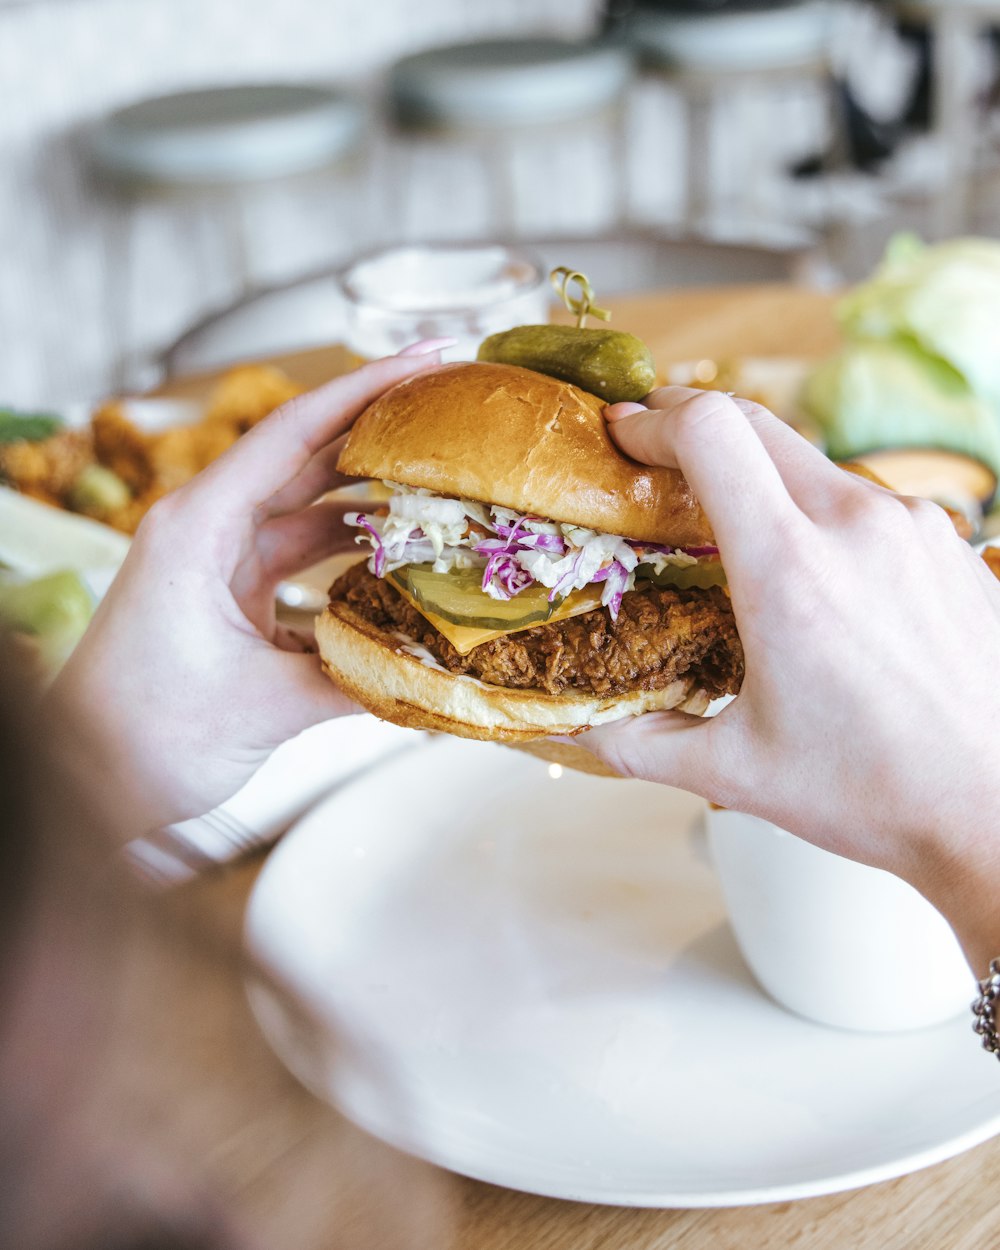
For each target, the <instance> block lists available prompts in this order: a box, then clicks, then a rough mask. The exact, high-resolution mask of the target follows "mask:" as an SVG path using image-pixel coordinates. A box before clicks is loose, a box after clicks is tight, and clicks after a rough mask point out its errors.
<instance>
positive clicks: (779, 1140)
mask: <svg viewBox="0 0 1000 1250" xmlns="http://www.w3.org/2000/svg"><path fill="white" fill-rule="evenodd" d="M555 771H558V770H555ZM549 773H550V770H549V769H548V768H547V766H546V765H545V764H543V763H541V762H540V761H538V760H535V759H533V758H530V757H528V756H525V755H521V754H519V753H517V752H515V751H510V750H507V749H505V748H503V747H497V746H491V745H486V744H480V743H470V742H462V741H457V740H454V739H451V740H449V739H443V740H435V741H432V742H431V743H430V744H428V745H427V746H426V747H424V748H421V749H418V750H416V751H413V752H410V753H408V754H407V755H404V756H402V757H400V758H398V759H395V760H392V761H390V762H388V763H387V764H386V765H385V766H384V767H382V768H379V769H377V770H376V771H374V772H373V773H371V774H369V775H368V776H366V777H364V778H362V779H360V780H359V781H357V782H356V783H355V784H353V785H350V786H348V787H347V788H346V789H345V790H343V791H341V792H340V793H339V794H338V795H337V796H336V797H334V798H332V799H331V800H330V801H328V802H325V803H322V804H321V805H320V806H319V807H317V808H316V809H315V810H314V811H313V812H311V813H310V814H309V815H308V816H306V817H305V819H304V820H302V821H301V823H300V824H299V825H298V826H296V828H295V829H294V830H293V832H292V833H291V834H290V835H289V837H288V838H287V840H286V841H285V842H284V843H283V844H282V845H281V846H280V847H279V848H278V850H277V851H276V852H275V854H274V855H273V857H272V859H271V860H270V861H269V863H268V865H267V867H266V868H265V870H264V873H263V875H262V876H261V879H260V881H259V883H258V885H257V888H256V891H255V893H254V895H253V897H252V900H251V904H250V908H249V912H248V918H247V941H248V944H249V947H250V949H251V952H252V954H254V955H255V956H256V957H257V958H258V959H259V960H261V961H263V963H264V964H265V965H266V966H267V967H268V969H269V970H270V971H271V972H272V973H273V974H274V978H275V980H276V982H277V983H278V984H279V985H281V986H283V987H284V988H285V990H287V991H291V995H292V996H293V997H294V998H297V999H298V1000H299V1002H300V1003H301V1004H303V1005H304V1007H305V1009H306V1010H307V1011H308V1012H309V1013H311V1015H312V1016H313V1018H314V1019H318V1020H319V1021H320V1022H321V1023H320V1025H319V1026H318V1027H313V1028H303V1026H302V1023H301V1017H299V1016H296V1018H295V1019H293V1018H292V1014H291V1013H290V1012H289V1011H288V1010H286V1009H285V1008H284V1007H282V1005H281V997H280V995H276V994H274V993H273V992H271V991H268V990H265V989H263V988H262V986H261V985H260V984H255V985H254V986H252V987H251V998H252V1000H253V1002H254V1007H255V1010H256V1012H257V1014H258V1018H259V1020H260V1022H261V1024H262V1026H263V1028H264V1030H265V1033H266V1034H267V1035H268V1037H269V1039H270V1041H271V1043H272V1045H273V1046H274V1047H275V1049H276V1051H277V1053H278V1054H279V1055H280V1056H281V1057H282V1058H283V1059H284V1061H285V1062H286V1063H287V1064H288V1066H289V1067H290V1068H291V1069H292V1071H294V1072H295V1073H296V1074H297V1075H298V1076H299V1077H300V1078H301V1079H303V1080H304V1081H305V1082H306V1083H307V1084H309V1085H310V1086H312V1087H313V1088H314V1089H315V1090H316V1091H317V1092H318V1093H319V1094H320V1095H321V1096H322V1097H324V1098H326V1099H328V1100H329V1101H330V1102H332V1103H333V1104H334V1105H335V1106H337V1107H338V1108H340V1109H341V1110H342V1111H343V1112H344V1113H345V1114H346V1115H347V1116H348V1117H349V1118H351V1119H352V1120H354V1121H355V1122H357V1123H358V1124H360V1125H361V1126H362V1127H363V1128H365V1129H367V1130H369V1131H370V1132H372V1133H374V1134H375V1135H376V1136H378V1137H381V1138H383V1139H385V1140H387V1141H389V1142H391V1143H393V1144H395V1145H397V1146H401V1147H403V1148H404V1149H406V1150H409V1151H411V1152H413V1153H414V1154H416V1155H419V1156H421V1157H423V1158H425V1159H428V1160H430V1161H432V1162H434V1163H437V1164H441V1165H443V1166H444V1167H446V1168H450V1169H452V1170H453V1171H457V1172H461V1173H464V1174H466V1175H469V1176H473V1177H477V1178H479V1179H482V1180H486V1181H491V1182H494V1183H497V1184H501V1185H506V1186H510V1187H513V1188H517V1189H523V1190H528V1191H532V1192H537V1193H542V1194H548V1195H552V1196H555V1197H561V1198H572V1199H581V1200H586V1201H591V1202H607V1203H616V1204H625V1205H633V1206H657V1207H660V1206H663V1207H666V1206H670V1207H688V1206H690V1207H697V1206H723V1205H735V1204H742V1203H755V1202H770V1201H777V1200H782V1199H788V1198H800V1197H805V1196H808V1195H813V1194H821V1193H828V1192H832V1191H837V1190H842V1189H848V1188H852V1187H855V1186H859V1185H864V1184H867V1183H870V1182H873V1181H877V1180H882V1179H885V1178H888V1177H892V1176H897V1175H900V1174H902V1173H905V1172H909V1171H912V1170H914V1169H916V1168H919V1167H923V1166H925V1165H927V1164H930V1163H934V1162H936V1161H938V1160H941V1159H945V1158H947V1157H949V1156H951V1155H954V1154H957V1153H958V1152H960V1151H962V1150H964V1149H967V1148H968V1147H970V1146H973V1145H975V1144H976V1143H978V1142H981V1141H983V1140H985V1139H986V1138H988V1137H990V1136H992V1135H993V1134H994V1133H996V1132H997V1131H1000V1082H998V1081H997V1079H996V1071H995V1067H996V1065H995V1061H993V1060H992V1059H991V1058H990V1057H988V1056H987V1055H985V1054H984V1053H983V1052H982V1051H981V1050H980V1049H979V1047H978V1045H977V1042H976V1039H975V1037H974V1036H973V1034H972V1031H971V1028H970V1026H969V1020H967V1019H965V1018H961V1019H958V1020H955V1021H952V1022H950V1023H948V1024H946V1025H942V1026H938V1027H936V1028H934V1029H929V1030H926V1031H922V1032H916V1033H908V1034H896V1035H891V1036H880V1035H872V1034H856V1033H848V1032H841V1031H838V1030H833V1029H828V1028H824V1027H822V1026H820V1025H816V1024H812V1023H810V1022H808V1021H806V1020H803V1019H800V1018H798V1017H796V1016H793V1015H791V1014H789V1013H788V1012H786V1011H785V1010H784V1009H783V1008H780V1007H778V1006H777V1005H776V1004H774V1003H773V1002H772V1001H771V1000H770V999H768V998H766V997H765V996H764V994H763V993H762V992H761V991H760V990H759V989H758V988H757V986H756V984H755V983H754V981H753V980H752V978H751V976H750V974H749V973H748V971H747V970H746V967H745V965H744V964H743V962H742V959H741V957H740V955H739V954H738V952H737V949H736V946H735V944H734V942H733V939H732V937H731V936H730V932H729V929H728V927H727V925H726V923H725V921H724V917H723V905H722V901H721V896H720V893H719V889H718V887H717V885H716V881H715V878H714V876H713V874H712V871H711V869H710V868H709V866H708V864H707V861H706V859H705V857H704V854H703V849H702V836H701V829H700V826H701V811H702V804H701V801H700V800H698V799H695V798H693V797H692V796H690V795H687V794H684V793H682V792H680V791H671V790H664V789H660V788H658V787H655V786H652V785H648V784H645V783H640V782H624V781H615V780H603V779H599V778H593V777H584V776H582V775H580V774H576V773H570V772H565V773H563V774H562V775H561V776H559V777H551V776H550V775H549ZM789 941H794V934H789ZM970 1019H971V1017H970Z"/></svg>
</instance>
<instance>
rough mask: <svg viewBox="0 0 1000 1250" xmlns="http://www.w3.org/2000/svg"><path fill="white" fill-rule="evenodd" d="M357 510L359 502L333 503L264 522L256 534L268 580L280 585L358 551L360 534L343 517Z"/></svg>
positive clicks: (337, 501) (329, 501)
mask: <svg viewBox="0 0 1000 1250" xmlns="http://www.w3.org/2000/svg"><path fill="white" fill-rule="evenodd" d="M357 507H358V503H357V500H349V499H342V500H341V499H330V500H325V501H324V502H323V503H317V504H313V505H312V506H311V507H308V508H303V509H302V511H301V512H292V513H290V514H289V515H288V516H282V517H275V518H274V519H272V520H270V521H267V522H265V523H264V525H262V526H261V527H260V529H259V530H258V532H257V550H258V552H259V555H260V559H261V562H262V563H263V565H264V567H265V569H266V570H267V575H268V578H269V579H270V580H271V581H272V582H276V581H280V580H281V578H283V577H288V576H290V575H291V574H292V573H299V572H301V570H302V569H306V568H308V567H309V566H310V565H311V564H316V563H317V562H318V561H319V560H325V559H326V558H327V557H328V556H334V555H339V554H341V553H342V552H345V551H353V550H355V543H354V540H355V538H356V536H357V533H358V531H357V529H355V528H354V527H353V526H348V525H346V524H345V522H344V513H345V512H351V511H356V510H357ZM358 559H361V552H359V553H358Z"/></svg>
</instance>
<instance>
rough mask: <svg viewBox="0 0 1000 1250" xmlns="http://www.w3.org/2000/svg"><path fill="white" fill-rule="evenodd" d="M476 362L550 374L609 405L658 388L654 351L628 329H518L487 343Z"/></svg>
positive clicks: (507, 331)
mask: <svg viewBox="0 0 1000 1250" xmlns="http://www.w3.org/2000/svg"><path fill="white" fill-rule="evenodd" d="M476 359H477V360H487V361H491V362H493V363H495V364H503V365H521V366H522V368H525V369H534V370H535V372H536V373H546V374H548V375H549V376H550V377H553V378H559V379H561V380H562V381H563V382H571V383H572V384H573V385H574V386H579V387H580V388H581V390H584V391H590V392H591V394H593V395H599V396H600V397H601V399H604V400H606V401H607V402H608V403H609V404H617V403H621V402H622V401H624V400H638V399H642V398H643V396H645V395H648V394H649V392H650V391H651V390H652V389H653V387H654V386H655V385H656V368H655V366H654V364H653V357H652V355H651V353H650V350H649V348H648V347H647V346H646V344H645V343H644V342H643V341H642V340H641V339H638V338H636V336H635V335H634V334H628V333H626V332H625V331H624V330H600V329H593V330H591V329H585V328H580V327H578V326H562V325H541V326H515V327H514V328H513V329H512V330H502V331H501V332H500V333H499V334H491V335H490V337H489V338H487V339H484V340H483V342H482V344H481V345H480V348H479V352H478V354H477V356H476Z"/></svg>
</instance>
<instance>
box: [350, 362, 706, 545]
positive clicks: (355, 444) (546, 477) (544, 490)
mask: <svg viewBox="0 0 1000 1250" xmlns="http://www.w3.org/2000/svg"><path fill="white" fill-rule="evenodd" d="M603 407H604V402H603V400H601V399H598V398H597V396H595V395H590V394H588V393H587V392H586V391H581V390H580V389H579V388H578V387H575V386H571V385H570V384H569V383H568V382H560V381H559V380H558V379H556V378H550V377H547V376H546V375H545V374H542V373H535V372H533V371H532V370H531V369H521V368H518V367H517V366H516V365H499V364H486V363H480V362H476V363H469V364H453V365H445V366H443V367H442V368H440V369H435V370H434V371H433V372H431V373H422V374H418V375H417V376H416V377H414V378H410V379H408V380H407V381H405V382H401V383H400V384H399V385H397V386H395V387H393V388H392V389H391V390H390V391H388V392H386V394H384V395H382V396H381V397H380V398H379V399H376V400H375V402H374V403H373V404H372V405H371V406H370V407H369V408H367V409H366V410H365V412H363V413H362V414H361V416H360V417H359V418H358V420H357V422H356V423H355V425H354V427H353V429H352V430H351V433H350V435H349V436H348V439H347V443H346V445H345V447H344V450H343V452H342V453H341V455H340V459H339V461H338V464H337V468H338V469H339V470H340V472H341V473H347V474H351V475H352V476H356V477H369V478H377V479H380V480H383V481H390V482H399V483H401V484H402V485H405V486H423V487H426V488H427V489H429V490H433V491H437V492H438V493H439V494H442V495H449V496H452V497H459V498H463V499H476V500H479V501H480V502H482V503H487V504H500V505H501V506H502V507H504V508H513V509H514V510H515V511H517V512H522V513H530V514H532V515H534V516H541V517H547V518H550V519H552V520H555V521H567V522H570V523H571V524H574V525H585V526H587V527H588V528H589V529H596V530H603V531H604V532H605V533H607V534H619V535H621V536H622V537H624V538H635V539H641V540H644V541H646V542H657V543H670V544H672V545H673V546H675V547H698V546H705V545H707V544H710V543H713V542H714V541H715V540H714V538H713V537H712V530H711V526H710V525H709V524H708V520H707V518H706V517H705V514H704V513H703V512H702V510H701V507H700V506H699V504H698V502H697V500H696V499H695V497H694V495H693V494H692V492H691V488H690V487H689V486H688V484H687V482H686V481H685V480H684V477H683V475H682V474H681V473H679V472H678V471H677V470H676V469H661V468H648V467H646V466H645V465H640V464H637V463H636V462H635V461H633V460H629V459H628V457H627V456H625V455H623V453H622V452H621V451H619V450H618V448H617V447H616V446H615V444H614V443H613V442H612V440H611V437H610V435H609V434H608V431H607V425H606V423H605V421H604V418H603V416H602V415H601V413H602V409H603Z"/></svg>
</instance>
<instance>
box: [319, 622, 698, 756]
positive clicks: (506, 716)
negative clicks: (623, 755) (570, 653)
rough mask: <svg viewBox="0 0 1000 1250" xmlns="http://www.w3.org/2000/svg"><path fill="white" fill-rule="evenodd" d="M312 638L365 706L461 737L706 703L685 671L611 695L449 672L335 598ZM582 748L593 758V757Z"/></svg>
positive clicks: (531, 733) (521, 738)
mask: <svg viewBox="0 0 1000 1250" xmlns="http://www.w3.org/2000/svg"><path fill="white" fill-rule="evenodd" d="M316 641H317V643H318V644H319V652H320V656H321V658H322V661H323V668H324V670H325V671H326V673H327V674H328V675H329V676H330V678H331V679H332V680H333V681H334V682H335V683H336V684H337V685H338V686H339V687H340V688H341V690H343V691H344V693H345V694H347V695H348V696H349V697H350V698H352V699H354V700H355V702H357V703H360V704H361V706H362V707H364V708H366V709H367V710H368V711H369V712H372V713H374V714H375V715H376V716H378V717H379V718H380V719H381V720H387V721H392V722H393V723H394V724H396V725H404V726H406V727H408V728H413V729H432V730H438V731H440V732H442V733H450V734H456V735H457V736H458V737H460V738H478V739H480V740H482V741H486V742H509V743H517V742H529V741H531V740H532V739H536V738H545V737H548V736H549V735H551V734H575V733H579V732H580V731H581V730H582V729H590V728H593V727H594V726H596V725H606V724H608V723H609V722H611V721H615V720H621V719H622V717H625V716H637V715H639V714H640V713H642V712H653V711H662V710H664V709H669V708H679V707H683V708H684V709H685V710H686V711H694V712H697V711H699V710H704V707H705V706H706V705H707V702H708V700H707V698H706V697H705V696H704V694H703V692H702V691H701V690H700V689H698V688H697V687H696V686H695V683H694V679H693V678H686V677H685V678H679V679H678V680H676V681H674V682H672V683H671V684H670V685H669V686H665V687H664V688H663V689H662V690H636V691H633V692H631V693H629V694H623V695H616V696H611V697H602V696H600V695H594V694H584V693H581V692H577V691H573V692H567V693H565V694H560V695H551V694H546V693H545V691H544V690H516V689H508V688H506V687H504V686H491V685H487V684H486V683H485V682H482V681H479V679H478V678H476V677H468V676H465V675H460V674H455V673H450V672H448V670H447V669H446V668H444V667H443V665H441V664H439V663H438V662H437V660H435V659H434V657H433V656H432V655H431V654H430V652H429V651H427V650H425V649H424V648H423V647H422V646H420V644H419V643H417V642H415V641H413V640H412V639H410V638H407V637H406V635H405V634H401V633H395V632H393V633H390V632H389V631H387V630H382V629H379V628H377V627H376V626H375V625H372V624H371V623H370V622H369V621H366V620H365V619H364V618H363V617H361V616H359V615H358V614H357V613H356V612H355V611H354V610H353V609H352V608H351V607H350V606H349V605H348V604H346V603H344V602H342V601H339V600H338V601H335V602H333V603H331V604H330V605H329V606H328V607H327V609H326V611H325V612H324V613H323V614H322V616H320V617H318V618H317V621H316ZM586 754H587V755H588V756H590V758H591V759H593V760H595V762H596V756H591V755H590V752H589V751H587V752H586ZM557 762H558V761H557Z"/></svg>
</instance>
